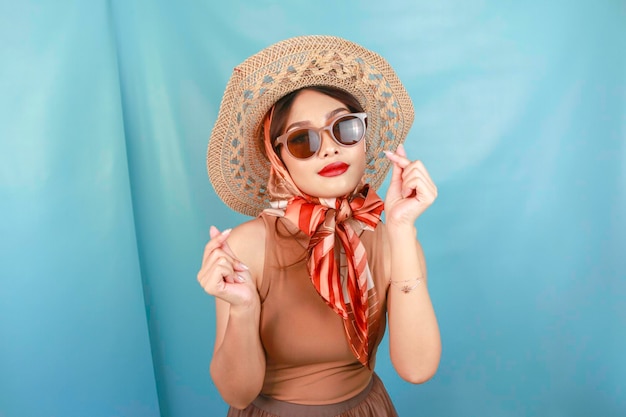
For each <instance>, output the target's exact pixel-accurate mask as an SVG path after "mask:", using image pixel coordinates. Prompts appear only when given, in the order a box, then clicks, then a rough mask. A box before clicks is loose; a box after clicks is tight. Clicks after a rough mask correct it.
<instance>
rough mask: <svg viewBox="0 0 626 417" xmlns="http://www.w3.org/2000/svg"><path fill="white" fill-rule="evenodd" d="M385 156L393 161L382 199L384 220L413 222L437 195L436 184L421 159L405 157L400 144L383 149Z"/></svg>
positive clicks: (391, 222)
mask: <svg viewBox="0 0 626 417" xmlns="http://www.w3.org/2000/svg"><path fill="white" fill-rule="evenodd" d="M385 155H386V156H387V158H388V159H389V160H390V161H391V162H392V163H393V169H392V172H391V182H390V184H389V188H388V190H387V196H386V198H385V211H386V222H387V223H388V224H411V225H413V223H414V222H415V220H416V219H417V218H418V217H419V216H420V215H421V214H422V213H423V212H424V211H425V210H426V209H427V208H428V207H429V206H430V205H431V204H432V203H433V202H434V201H435V199H436V198H437V186H435V184H434V183H433V181H432V179H431V178H430V175H429V174H428V171H427V170H426V167H424V164H423V163H422V162H421V161H411V160H410V159H408V158H407V155H406V151H405V150H404V146H402V145H400V146H398V149H397V150H396V151H395V152H390V151H385Z"/></svg>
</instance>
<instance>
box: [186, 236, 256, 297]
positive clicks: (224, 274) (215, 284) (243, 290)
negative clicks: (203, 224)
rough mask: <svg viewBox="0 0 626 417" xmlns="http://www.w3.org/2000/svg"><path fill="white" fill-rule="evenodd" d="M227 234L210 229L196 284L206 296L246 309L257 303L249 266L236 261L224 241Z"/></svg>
mask: <svg viewBox="0 0 626 417" xmlns="http://www.w3.org/2000/svg"><path fill="white" fill-rule="evenodd" d="M230 232H231V230H230V229H228V230H224V231H223V232H220V231H219V230H218V229H217V228H216V227H215V226H211V229H210V231H209V233H210V236H211V240H210V241H209V242H208V243H207V245H206V246H205V249H204V256H203V259H202V267H201V268H200V271H199V272H198V282H199V283H200V285H201V286H202V288H204V290H205V291H206V292H207V293H209V294H211V295H213V296H215V297H218V298H220V299H222V300H224V301H226V302H227V303H229V304H231V305H233V306H249V305H251V304H253V303H254V302H257V301H258V293H257V291H256V285H255V284H254V282H253V280H252V277H251V275H250V271H249V270H248V267H247V266H246V265H244V264H243V263H242V262H241V261H240V260H239V259H237V257H236V256H235V254H234V253H233V251H232V250H231V248H230V246H229V245H228V242H227V241H226V240H227V239H228V236H229V235H230Z"/></svg>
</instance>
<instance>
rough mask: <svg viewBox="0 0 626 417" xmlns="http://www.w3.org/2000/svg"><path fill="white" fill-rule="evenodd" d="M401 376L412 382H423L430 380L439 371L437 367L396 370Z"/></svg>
mask: <svg viewBox="0 0 626 417" xmlns="http://www.w3.org/2000/svg"><path fill="white" fill-rule="evenodd" d="M396 371H397V372H398V375H399V376H400V378H402V379H404V380H405V381H407V382H410V383H411V384H423V383H424V382H427V381H429V380H430V379H431V378H432V377H433V376H435V374H436V373H437V367H436V366H435V367H432V368H426V369H406V370H396Z"/></svg>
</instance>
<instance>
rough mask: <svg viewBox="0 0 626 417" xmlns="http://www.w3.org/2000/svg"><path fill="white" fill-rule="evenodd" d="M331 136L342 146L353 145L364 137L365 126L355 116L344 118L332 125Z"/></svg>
mask: <svg viewBox="0 0 626 417" xmlns="http://www.w3.org/2000/svg"><path fill="white" fill-rule="evenodd" d="M333 135H334V136H335V138H336V139H337V141H339V143H341V144H342V145H354V144H355V143H358V142H359V141H360V140H361V139H363V136H364V135H365V124H364V123H363V120H361V119H359V118H358V117H356V116H351V115H349V116H346V117H342V118H341V119H338V120H337V121H336V122H335V124H333Z"/></svg>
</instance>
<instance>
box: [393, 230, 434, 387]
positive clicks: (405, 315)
mask: <svg viewBox="0 0 626 417" xmlns="http://www.w3.org/2000/svg"><path fill="white" fill-rule="evenodd" d="M387 231H388V233H389V242H390V252H391V253H390V259H391V281H392V282H394V283H395V284H392V285H390V288H389V291H388V295H387V309H388V314H389V352H390V355H391V361H392V363H393V366H394V368H395V369H396V371H397V372H398V374H399V375H400V376H401V377H402V378H403V379H405V380H407V381H409V382H412V383H414V384H419V383H422V382H425V381H427V380H429V379H430V378H432V376H433V375H434V374H435V372H436V371H437V367H438V365H439V358H440V356H441V339H440V335H439V327H438V324H437V318H436V317H435V310H434V308H433V305H432V302H431V300H430V295H429V293H428V285H427V278H426V263H425V261H424V254H423V252H422V248H421V245H420V244H419V242H418V241H417V240H416V238H415V234H416V230H415V228H414V227H401V228H400V227H398V228H395V229H394V227H393V226H392V227H388V228H387ZM404 286H406V287H407V289H408V290H409V291H408V292H404V291H403V290H402V288H403V287H404Z"/></svg>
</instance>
